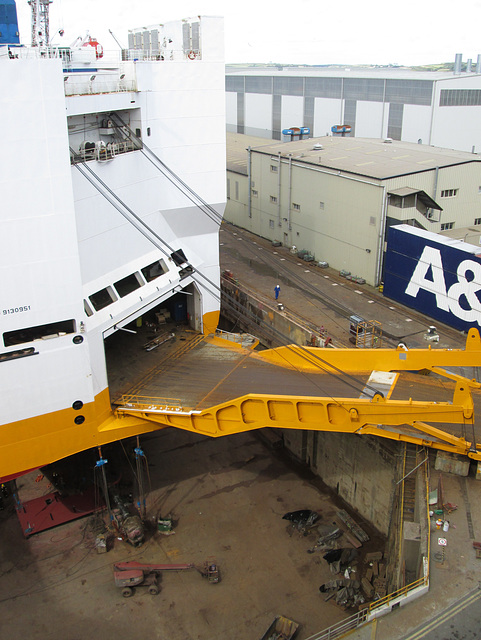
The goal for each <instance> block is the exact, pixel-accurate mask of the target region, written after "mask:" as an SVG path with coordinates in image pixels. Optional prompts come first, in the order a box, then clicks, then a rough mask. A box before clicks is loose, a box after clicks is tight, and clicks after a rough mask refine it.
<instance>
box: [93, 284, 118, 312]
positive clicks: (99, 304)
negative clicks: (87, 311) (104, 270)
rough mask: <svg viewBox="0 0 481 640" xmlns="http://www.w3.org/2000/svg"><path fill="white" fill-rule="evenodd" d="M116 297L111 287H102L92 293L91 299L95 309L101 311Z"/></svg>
mask: <svg viewBox="0 0 481 640" xmlns="http://www.w3.org/2000/svg"><path fill="white" fill-rule="evenodd" d="M116 299H117V298H116V297H115V294H114V292H113V291H112V289H111V287H106V288H105V289H101V290H100V291H97V292H96V293H92V295H91V296H89V300H90V302H91V303H92V305H93V307H94V309H95V311H100V310H101V309H104V308H105V307H108V306H109V304H112V302H115V301H116Z"/></svg>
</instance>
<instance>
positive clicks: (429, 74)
mask: <svg viewBox="0 0 481 640" xmlns="http://www.w3.org/2000/svg"><path fill="white" fill-rule="evenodd" d="M226 75H227V76H277V77H279V76H280V77H286V76H287V77H306V78H307V77H309V78H311V77H312V78H316V77H317V78H319V77H322V78H378V79H384V78H387V79H389V80H428V81H433V80H434V81H436V80H464V79H466V78H473V77H476V76H477V75H478V74H475V73H466V72H463V73H460V74H454V73H453V72H452V71H421V70H416V69H411V68H409V67H370V66H366V67H363V66H360V65H353V66H350V65H332V66H319V67H315V66H302V65H300V66H298V67H296V66H289V65H288V66H282V65H272V64H271V65H226Z"/></svg>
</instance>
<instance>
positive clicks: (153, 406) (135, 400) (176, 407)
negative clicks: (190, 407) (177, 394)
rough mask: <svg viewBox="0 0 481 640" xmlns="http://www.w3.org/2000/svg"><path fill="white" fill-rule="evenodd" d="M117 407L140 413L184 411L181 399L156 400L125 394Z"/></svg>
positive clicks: (150, 397) (117, 402)
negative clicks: (135, 410)
mask: <svg viewBox="0 0 481 640" xmlns="http://www.w3.org/2000/svg"><path fill="white" fill-rule="evenodd" d="M115 404H116V405H118V406H119V408H121V407H125V408H128V409H137V410H139V411H148V410H149V409H150V411H172V412H176V411H182V410H183V406H182V401H181V400H180V399H179V398H156V397H154V396H139V395H136V394H125V395H123V396H121V397H120V398H119V399H118V400H117V401H116V402H115Z"/></svg>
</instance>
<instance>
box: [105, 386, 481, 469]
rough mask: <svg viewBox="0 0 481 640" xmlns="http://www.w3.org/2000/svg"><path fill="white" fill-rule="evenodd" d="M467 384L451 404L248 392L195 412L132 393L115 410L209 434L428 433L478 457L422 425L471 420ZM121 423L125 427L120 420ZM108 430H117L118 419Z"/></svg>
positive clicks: (466, 445)
mask: <svg viewBox="0 0 481 640" xmlns="http://www.w3.org/2000/svg"><path fill="white" fill-rule="evenodd" d="M466 383H467V381H465V380H458V381H457V383H456V389H455V392H454V397H453V402H452V403H449V402H419V401H413V400H411V399H410V400H386V399H385V398H383V397H382V396H381V395H379V394H376V395H375V396H374V398H372V399H356V398H337V399H333V398H320V397H316V396H306V397H295V396H281V395H279V396H271V395H261V394H248V395H244V396H241V397H239V398H235V399H233V400H229V401H227V402H223V403H221V404H218V405H216V406H213V407H209V408H207V409H203V410H195V409H184V408H182V407H172V406H168V405H161V404H159V405H156V404H154V403H153V402H152V401H149V402H144V401H143V399H142V398H140V397H135V396H132V397H130V398H129V399H128V401H127V402H125V403H124V404H123V405H122V406H120V407H118V408H117V415H119V417H120V416H121V415H130V416H136V417H138V418H143V419H145V420H149V421H153V422H157V423H158V424H159V425H163V426H170V427H176V428H178V429H184V430H186V431H192V432H194V433H199V434H203V435H208V436H211V437H218V436H223V435H229V434H234V433H240V432H243V431H250V430H253V429H260V428H262V427H278V428H284V429H306V430H309V431H333V432H341V433H375V434H376V435H381V436H383V437H388V438H395V439H398V440H399V439H403V440H404V439H407V440H409V441H412V442H417V443H419V442H421V441H422V442H423V443H426V436H427V437H428V438H429V444H430V446H433V447H436V448H442V449H444V450H447V451H455V452H457V453H462V454H464V455H470V456H471V457H473V458H475V459H481V454H479V458H478V457H477V456H478V454H477V452H476V451H474V450H473V449H474V447H473V444H474V443H470V442H467V441H466V440H465V439H464V438H460V437H457V436H453V435H452V434H448V433H446V432H445V431H443V430H440V429H435V428H434V427H431V426H430V425H427V424H426V425H425V428H423V424H424V423H425V422H435V423H444V424H462V425H467V424H473V419H474V410H473V400H472V396H471V392H470V388H469V384H466ZM376 425H377V426H376ZM406 425H407V426H409V427H412V429H411V432H410V433H406V432H404V433H403V432H402V431H401V432H396V431H395V430H391V431H389V430H388V431H386V428H387V427H394V428H400V427H403V426H406ZM117 426H118V428H121V427H122V420H121V419H120V420H119V421H118V425H117ZM108 428H116V425H115V423H112V424H111V425H110V427H108ZM419 432H421V435H419ZM470 449H471V451H470Z"/></svg>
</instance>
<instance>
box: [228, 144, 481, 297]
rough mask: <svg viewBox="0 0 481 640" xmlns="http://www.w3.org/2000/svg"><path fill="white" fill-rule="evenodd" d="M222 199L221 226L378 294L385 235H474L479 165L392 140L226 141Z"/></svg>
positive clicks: (461, 155) (470, 157)
mask: <svg viewBox="0 0 481 640" xmlns="http://www.w3.org/2000/svg"><path fill="white" fill-rule="evenodd" d="M227 198H228V204H227V208H226V214H225V218H226V219H227V220H228V221H230V222H232V223H234V224H236V225H238V226H240V227H242V228H245V229H247V230H249V231H252V232H253V233H255V234H257V235H259V236H262V237H264V238H267V239H269V240H272V241H273V242H274V241H277V242H281V243H282V245H284V246H288V247H290V248H292V247H293V246H294V247H296V249H297V250H298V251H301V250H305V251H308V252H309V253H310V254H311V255H312V256H314V259H315V260H316V261H325V262H328V263H329V265H330V266H331V267H333V268H335V269H338V270H342V269H344V270H346V271H350V272H351V273H352V274H353V275H356V276H359V277H362V278H364V279H365V280H366V282H368V283H369V284H372V285H377V284H379V282H380V281H381V280H382V263H383V254H384V243H385V237H386V230H387V228H388V227H389V226H391V225H393V224H401V223H404V224H410V225H413V226H416V227H419V228H422V229H426V230H427V231H432V232H434V233H440V232H441V233H442V232H444V231H446V232H449V231H452V230H453V229H458V230H459V229H464V228H466V234H465V235H469V234H470V235H471V236H473V235H476V234H477V233H479V230H481V162H480V158H479V156H478V155H477V154H471V153H466V152H461V151H453V150H449V149H440V148H436V147H430V146H426V145H421V144H414V143H408V142H397V141H392V140H389V139H388V140H380V139H370V138H350V137H335V136H326V137H322V138H315V139H306V140H295V141H292V142H281V143H278V142H272V143H268V144H266V140H265V138H255V137H252V136H245V135H241V134H234V133H228V134H227ZM468 241H471V242H472V241H473V240H472V237H470V238H468Z"/></svg>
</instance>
